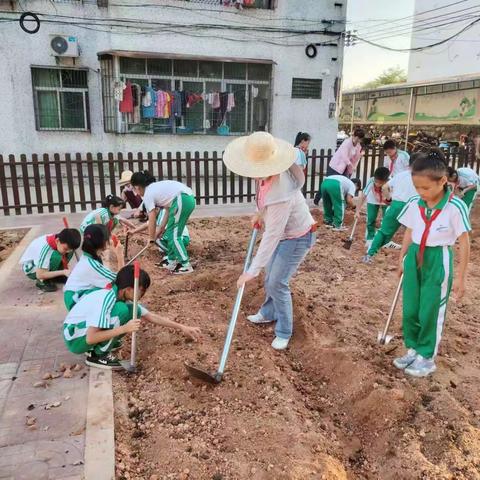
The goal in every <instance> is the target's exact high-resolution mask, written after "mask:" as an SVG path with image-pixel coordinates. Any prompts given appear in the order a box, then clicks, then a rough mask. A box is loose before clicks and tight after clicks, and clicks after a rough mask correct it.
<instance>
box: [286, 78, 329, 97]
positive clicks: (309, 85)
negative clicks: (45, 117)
mask: <svg viewBox="0 0 480 480" xmlns="http://www.w3.org/2000/svg"><path fill="white" fill-rule="evenodd" d="M292 98H322V80H321V79H318V78H293V79H292Z"/></svg>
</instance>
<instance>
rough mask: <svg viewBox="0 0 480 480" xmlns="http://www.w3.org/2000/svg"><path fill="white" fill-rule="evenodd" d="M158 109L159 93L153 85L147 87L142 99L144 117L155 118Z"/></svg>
mask: <svg viewBox="0 0 480 480" xmlns="http://www.w3.org/2000/svg"><path fill="white" fill-rule="evenodd" d="M156 110H157V94H156V93H155V90H154V89H153V88H152V87H145V95H144V96H143V99H142V116H143V118H155V113H156Z"/></svg>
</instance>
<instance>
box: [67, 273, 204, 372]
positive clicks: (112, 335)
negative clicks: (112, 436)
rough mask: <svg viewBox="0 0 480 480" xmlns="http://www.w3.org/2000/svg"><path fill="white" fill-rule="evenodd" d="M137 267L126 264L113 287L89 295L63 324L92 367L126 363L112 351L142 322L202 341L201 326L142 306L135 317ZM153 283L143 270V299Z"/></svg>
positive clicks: (117, 366) (71, 347) (73, 345)
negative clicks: (184, 322)
mask: <svg viewBox="0 0 480 480" xmlns="http://www.w3.org/2000/svg"><path fill="white" fill-rule="evenodd" d="M133 284H134V267H133V265H128V266H126V267H123V268H122V269H121V270H120V271H119V272H118V274H117V276H116V279H115V281H114V282H113V284H112V287H111V288H102V289H100V290H95V291H93V292H91V293H87V294H85V295H84V296H83V297H82V298H81V299H80V301H79V302H78V303H77V304H76V305H75V306H74V307H73V308H72V309H71V310H70V312H69V313H68V315H67V317H66V318H65V322H64V324H63V337H64V341H65V344H66V345H67V348H68V350H69V351H70V352H72V353H76V354H82V353H86V354H88V355H87V358H86V360H85V363H86V364H87V365H89V366H91V367H98V368H104V369H111V370H118V369H121V368H122V366H121V364H120V362H119V360H118V359H117V358H116V357H115V356H114V355H113V354H112V350H113V349H115V348H116V347H117V346H118V344H119V343H120V341H121V339H122V337H123V336H124V335H125V334H127V333H132V332H136V331H138V330H139V329H140V325H141V321H142V320H146V321H148V322H152V323H154V324H156V325H160V326H163V327H169V328H173V329H174V330H178V331H180V332H182V333H183V334H184V335H185V336H186V337H188V338H191V339H193V340H198V339H199V338H200V336H201V332H200V329H199V328H198V327H188V326H186V325H181V324H180V323H177V322H174V321H173V320H168V319H166V318H163V317H160V316H159V315H156V314H153V313H150V312H149V311H148V310H146V309H145V308H144V307H142V306H141V305H139V306H138V312H137V314H138V317H139V319H138V320H135V321H134V320H133V304H132V303H131V302H133V299H134V288H133ZM149 286H150V277H149V275H148V273H147V272H145V271H144V270H140V278H139V293H138V297H139V299H140V298H141V297H142V296H143V295H144V294H145V292H146V291H147V289H148V287H149Z"/></svg>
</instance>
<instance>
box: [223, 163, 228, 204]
mask: <svg viewBox="0 0 480 480" xmlns="http://www.w3.org/2000/svg"><path fill="white" fill-rule="evenodd" d="M222 203H227V167H226V166H225V162H222Z"/></svg>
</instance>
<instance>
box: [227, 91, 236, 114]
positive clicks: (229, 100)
mask: <svg viewBox="0 0 480 480" xmlns="http://www.w3.org/2000/svg"><path fill="white" fill-rule="evenodd" d="M234 108H235V94H234V93H233V92H231V93H229V94H228V97H227V112H231V111H232V110H233V109H234Z"/></svg>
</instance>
